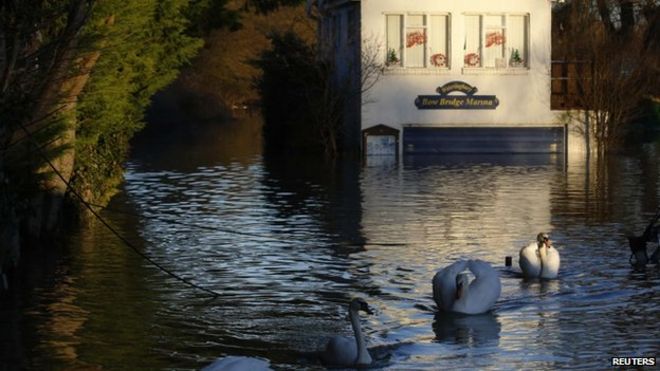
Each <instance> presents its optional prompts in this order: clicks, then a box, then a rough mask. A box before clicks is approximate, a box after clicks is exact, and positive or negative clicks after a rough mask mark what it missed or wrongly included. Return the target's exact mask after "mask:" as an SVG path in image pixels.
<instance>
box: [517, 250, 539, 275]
mask: <svg viewBox="0 0 660 371" xmlns="http://www.w3.org/2000/svg"><path fill="white" fill-rule="evenodd" d="M537 251H538V249H537V245H536V243H534V242H532V243H531V244H529V245H527V246H525V247H523V248H522V249H520V256H519V259H518V265H519V266H520V269H521V270H522V272H523V275H525V277H538V276H539V275H540V274H541V261H540V260H539V256H538V252H537Z"/></svg>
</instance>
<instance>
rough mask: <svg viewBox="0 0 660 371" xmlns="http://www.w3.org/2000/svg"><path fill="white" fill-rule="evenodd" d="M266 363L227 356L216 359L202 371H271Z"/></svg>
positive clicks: (247, 358) (253, 359) (260, 360)
mask: <svg viewBox="0 0 660 371" xmlns="http://www.w3.org/2000/svg"><path fill="white" fill-rule="evenodd" d="M272 370H273V369H272V368H270V364H269V362H268V361H266V360H263V359H260V358H252V357H239V356H229V357H222V358H218V359H216V360H215V361H214V362H213V363H211V364H210V365H208V366H206V367H204V368H203V369H202V371H272Z"/></svg>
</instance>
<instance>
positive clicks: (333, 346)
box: [321, 336, 358, 366]
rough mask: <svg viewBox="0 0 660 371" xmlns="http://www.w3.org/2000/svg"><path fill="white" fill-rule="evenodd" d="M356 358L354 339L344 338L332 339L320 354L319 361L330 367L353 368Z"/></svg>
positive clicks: (335, 337)
mask: <svg viewBox="0 0 660 371" xmlns="http://www.w3.org/2000/svg"><path fill="white" fill-rule="evenodd" d="M357 357H358V351H357V343H356V342H355V339H354V338H347V337H344V336H334V337H332V338H331V339H330V340H329V341H328V343H327V344H326V346H325V350H323V351H322V352H321V361H322V362H323V363H324V364H326V365H330V366H353V365H355V362H356V361H357Z"/></svg>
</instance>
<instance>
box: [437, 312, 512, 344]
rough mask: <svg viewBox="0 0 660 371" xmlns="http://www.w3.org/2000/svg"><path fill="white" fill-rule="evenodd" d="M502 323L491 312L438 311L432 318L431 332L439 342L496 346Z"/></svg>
mask: <svg viewBox="0 0 660 371" xmlns="http://www.w3.org/2000/svg"><path fill="white" fill-rule="evenodd" d="M501 330H502V325H501V324H500V322H499V320H498V319H497V317H496V316H495V315H494V314H493V313H484V314H477V315H464V314H460V313H449V312H438V313H436V315H435V318H434V320H433V332H435V339H436V340H437V341H439V342H452V343H456V344H464V345H468V346H476V347H481V346H497V345H498V344H499V339H500V331H501Z"/></svg>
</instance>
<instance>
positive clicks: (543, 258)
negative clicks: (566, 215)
mask: <svg viewBox="0 0 660 371" xmlns="http://www.w3.org/2000/svg"><path fill="white" fill-rule="evenodd" d="M518 265H520V269H521V270H522V272H523V275H524V276H525V277H529V278H534V277H539V278H556V277H557V272H559V252H558V251H557V250H556V249H555V248H554V247H553V246H552V244H551V242H550V238H549V237H548V235H547V234H545V233H539V234H538V235H537V236H536V243H534V242H532V243H530V244H529V245H527V246H525V247H523V248H522V249H520V259H518Z"/></svg>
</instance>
